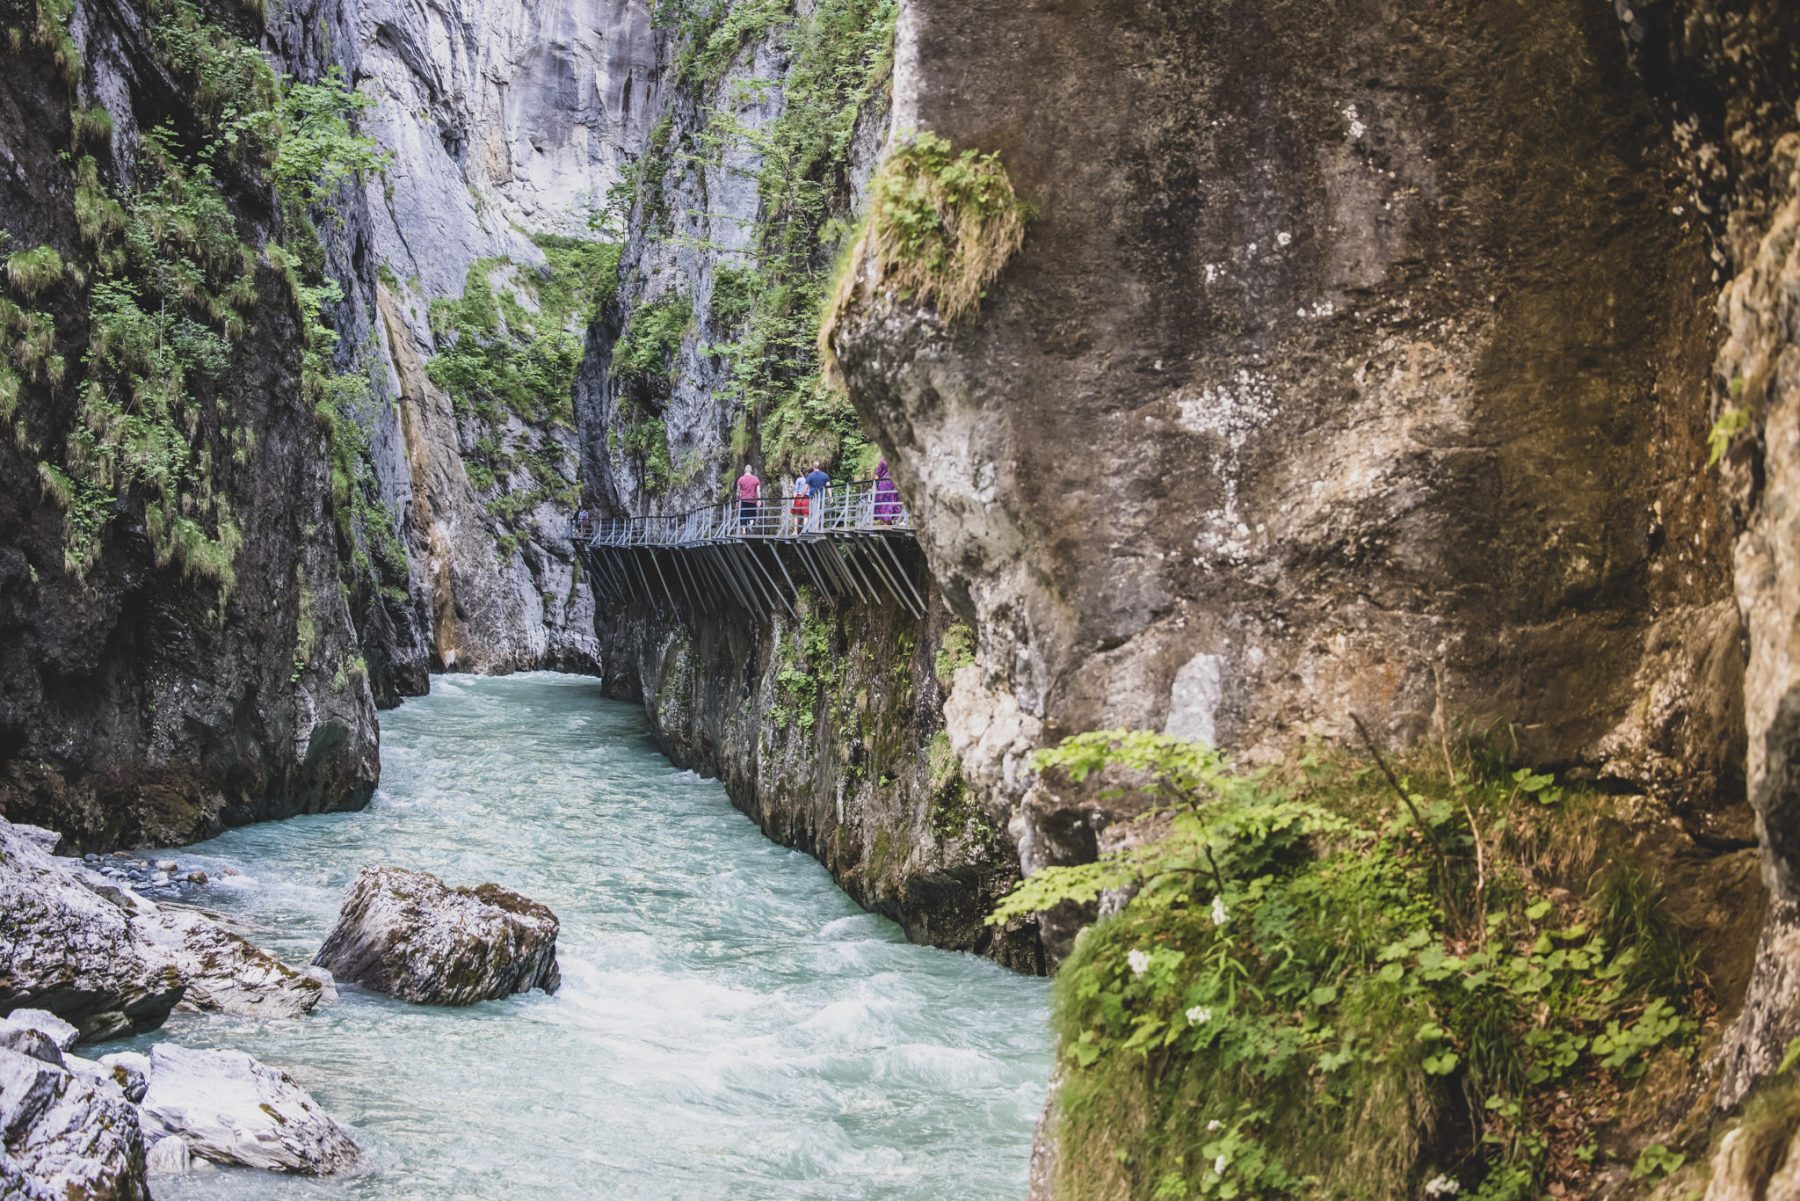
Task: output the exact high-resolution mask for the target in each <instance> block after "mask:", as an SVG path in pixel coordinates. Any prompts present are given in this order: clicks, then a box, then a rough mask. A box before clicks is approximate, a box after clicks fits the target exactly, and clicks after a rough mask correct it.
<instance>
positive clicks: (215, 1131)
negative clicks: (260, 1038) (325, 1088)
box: [139, 1043, 359, 1175]
mask: <svg viewBox="0 0 1800 1201" xmlns="http://www.w3.org/2000/svg"><path fill="white" fill-rule="evenodd" d="M139 1114H140V1117H141V1120H142V1122H143V1127H144V1132H145V1134H146V1135H147V1136H148V1137H150V1138H152V1139H156V1140H160V1139H163V1138H167V1137H169V1136H172V1135H179V1136H180V1137H181V1138H182V1139H183V1140H185V1142H186V1145H187V1149H188V1150H189V1152H191V1153H192V1154H193V1155H196V1156H199V1157H200V1158H202V1159H209V1160H212V1161H213V1162H214V1163H222V1164H241V1165H243V1166H245V1167H251V1168H264V1169H267V1170H269V1171H276V1172H298V1173H303V1174H306V1175H328V1174H330V1173H333V1172H340V1171H343V1170H344V1169H345V1168H348V1167H351V1166H353V1165H354V1164H355V1163H356V1161H357V1158H358V1154H359V1153H358V1151H357V1147H356V1144H355V1142H353V1141H352V1140H351V1138H350V1136H349V1134H347V1133H346V1132H345V1131H344V1129H343V1127H341V1126H339V1125H338V1124H337V1122H335V1121H333V1120H332V1118H331V1117H330V1115H328V1114H327V1113H326V1112H325V1111H324V1110H322V1109H320V1108H319V1106H318V1104H317V1103H316V1102H315V1101H313V1099H312V1098H311V1097H310V1096H308V1095H307V1093H306V1090H304V1089H302V1088H301V1087H300V1086H299V1084H297V1083H296V1082H295V1081H294V1078H293V1077H292V1076H289V1075H288V1074H287V1073H286V1072H283V1071H281V1070H279V1069H277V1068H272V1067H269V1066H268V1065H266V1064H263V1063H260V1062H258V1061H257V1060H255V1059H253V1058H251V1057H250V1056H249V1055H246V1054H244V1053H243V1052H242V1051H198V1050H192V1049H190V1048H187V1047H179V1046H175V1045H173V1044H171V1043H158V1044H157V1045H156V1046H155V1047H153V1048H151V1051H150V1089H149V1091H148V1092H147V1093H146V1094H145V1095H144V1100H143V1102H142V1104H141V1105H140V1106H139Z"/></svg>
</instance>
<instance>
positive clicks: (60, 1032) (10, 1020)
mask: <svg viewBox="0 0 1800 1201" xmlns="http://www.w3.org/2000/svg"><path fill="white" fill-rule="evenodd" d="M0 1025H10V1026H29V1027H30V1028H31V1029H33V1030H39V1031H42V1032H43V1033H44V1034H45V1035H46V1036H47V1037H48V1038H49V1039H50V1041H51V1042H53V1043H55V1044H56V1049H57V1050H59V1051H67V1050H68V1049H69V1048H70V1047H72V1046H74V1045H75V1040H76V1039H77V1038H80V1037H81V1032H80V1031H79V1030H77V1029H75V1027H74V1026H72V1025H70V1024H69V1023H68V1022H65V1021H63V1020H62V1019H61V1018H59V1017H57V1016H56V1015H55V1014H54V1013H50V1012H47V1011H46V1010H42V1009H15V1010H13V1011H12V1012H11V1013H9V1014H7V1015H6V1018H5V1020H4V1022H0Z"/></svg>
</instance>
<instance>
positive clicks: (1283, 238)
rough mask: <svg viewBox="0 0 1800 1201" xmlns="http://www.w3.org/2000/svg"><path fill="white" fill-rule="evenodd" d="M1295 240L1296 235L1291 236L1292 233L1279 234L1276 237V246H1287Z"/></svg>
mask: <svg viewBox="0 0 1800 1201" xmlns="http://www.w3.org/2000/svg"><path fill="white" fill-rule="evenodd" d="M1293 240H1294V235H1293V234H1290V233H1286V232H1283V233H1278V234H1276V235H1275V244H1276V245H1277V246H1286V245H1287V244H1288V243H1289V242H1292V241H1293Z"/></svg>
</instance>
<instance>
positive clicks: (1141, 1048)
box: [990, 731, 1695, 1201]
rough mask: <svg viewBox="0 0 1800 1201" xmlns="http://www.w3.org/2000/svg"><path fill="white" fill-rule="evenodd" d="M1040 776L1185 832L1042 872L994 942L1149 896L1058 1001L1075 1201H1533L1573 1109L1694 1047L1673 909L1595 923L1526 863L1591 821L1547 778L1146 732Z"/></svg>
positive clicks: (1070, 978)
mask: <svg viewBox="0 0 1800 1201" xmlns="http://www.w3.org/2000/svg"><path fill="white" fill-rule="evenodd" d="M1038 764H1039V767H1040V769H1041V770H1042V771H1043V772H1044V773H1045V778H1046V780H1047V781H1049V782H1050V783H1051V784H1052V786H1053V787H1058V788H1073V789H1077V790H1079V789H1082V788H1093V789H1097V790H1099V791H1100V792H1102V793H1103V794H1104V793H1115V794H1125V793H1129V794H1133V795H1135V796H1137V797H1139V798H1140V802H1141V803H1142V804H1143V805H1144V806H1145V808H1146V811H1147V814H1148V817H1147V820H1149V821H1151V822H1152V823H1154V824H1155V826H1156V827H1160V828H1162V829H1164V830H1166V833H1164V834H1163V835H1162V836H1160V837H1152V838H1148V839H1147V840H1145V841H1143V842H1141V843H1139V844H1138V845H1135V846H1133V847H1132V848H1131V849H1129V850H1125V851H1121V852H1117V853H1114V854H1111V855H1107V856H1104V857H1102V858H1101V859H1100V860H1099V861H1098V862H1095V863H1091V864H1085V865H1080V866H1074V867H1053V868H1046V869H1043V870H1041V871H1039V872H1037V873H1034V874H1033V875H1032V876H1030V877H1028V878H1027V879H1026V880H1025V881H1024V882H1023V883H1022V884H1021V885H1020V886H1019V888H1018V890H1017V891H1016V892H1015V893H1014V894H1013V895H1012V896H1011V897H1009V898H1007V900H1006V901H1005V902H1004V903H1003V904H1002V905H1001V906H1000V907H999V908H998V909H997V911H996V912H995V914H994V915H993V917H992V918H991V919H990V920H992V921H994V922H1003V921H1006V920H1008V919H1010V918H1012V917H1016V916H1019V915H1022V914H1026V913H1032V912H1038V911H1042V910H1045V909H1048V908H1051V907H1053V906H1056V905H1063V904H1071V903H1073V904H1088V903H1092V902H1093V901H1095V900H1096V899H1097V898H1098V897H1099V896H1100V895H1101V894H1102V893H1103V892H1108V893H1116V892H1123V893H1125V894H1126V895H1129V897H1130V900H1129V902H1128V903H1127V904H1126V905H1125V906H1124V908H1123V909H1122V911H1120V912H1119V913H1118V914H1117V915H1116V916H1114V917H1111V918H1108V919H1106V920H1104V921H1102V922H1100V923H1098V924H1096V925H1094V926H1093V927H1091V928H1090V929H1089V930H1087V931H1086V932H1085V933H1084V934H1083V936H1082V937H1081V939H1080V940H1079V941H1078V942H1077V944H1076V948H1075V951H1074V953H1073V954H1072V956H1071V957H1070V958H1069V960H1068V961H1067V962H1066V963H1065V964H1064V966H1063V969H1062V972H1061V975H1060V976H1059V978H1058V980H1057V984H1056V992H1055V1017H1054V1021H1055V1026H1056V1029H1057V1034H1058V1039H1059V1045H1060V1057H1061V1059H1062V1063H1063V1068H1064V1073H1065V1077H1064V1084H1063V1088H1062V1090H1061V1092H1060V1094H1059V1097H1058V1101H1057V1117H1056V1122H1057V1133H1058V1139H1059V1155H1058V1172H1059V1181H1058V1188H1057V1195H1058V1196H1059V1197H1063V1198H1069V1199H1072V1201H1084V1199H1088V1198H1128V1197H1140V1196H1190V1197H1226V1196H1306V1197H1359V1198H1363V1197H1394V1198H1399V1197H1407V1196H1412V1195H1415V1194H1416V1193H1418V1192H1419V1190H1420V1189H1421V1188H1422V1187H1423V1184H1424V1181H1425V1178H1426V1177H1427V1176H1432V1177H1434V1178H1436V1177H1437V1176H1439V1175H1441V1174H1444V1173H1448V1175H1443V1179H1444V1180H1446V1181H1448V1182H1449V1183H1448V1184H1445V1185H1443V1186H1442V1187H1444V1188H1448V1187H1450V1186H1451V1185H1455V1186H1458V1187H1462V1186H1467V1188H1468V1190H1469V1192H1470V1194H1471V1195H1472V1196H1476V1197H1481V1198H1484V1199H1489V1201H1493V1199H1498V1198H1502V1197H1508V1198H1511V1197H1518V1198H1525V1197H1535V1196H1538V1195H1540V1194H1541V1190H1542V1188H1543V1186H1545V1185H1546V1184H1548V1183H1550V1180H1549V1177H1548V1173H1550V1172H1551V1171H1552V1170H1553V1164H1555V1163H1558V1162H1564V1161H1565V1160H1567V1159H1570V1158H1572V1159H1574V1160H1577V1161H1578V1160H1579V1159H1580V1158H1581V1157H1580V1156H1577V1155H1574V1151H1575V1150H1576V1148H1573V1147H1572V1146H1571V1147H1566V1148H1564V1150H1565V1151H1567V1152H1568V1155H1567V1156H1564V1157H1561V1158H1559V1157H1558V1156H1555V1155H1553V1154H1552V1152H1553V1148H1554V1146H1555V1145H1556V1143H1557V1140H1559V1139H1563V1140H1566V1139H1568V1138H1569V1137H1570V1135H1569V1133H1568V1132H1567V1131H1566V1130H1564V1129H1563V1128H1561V1127H1560V1126H1557V1125H1554V1124H1553V1123H1552V1117H1553V1114H1554V1112H1555V1109H1556V1107H1557V1105H1558V1104H1559V1101H1558V1097H1559V1094H1567V1093H1568V1092H1570V1091H1576V1090H1580V1089H1583V1088H1590V1087H1598V1088H1601V1089H1603V1090H1604V1089H1609V1088H1615V1087H1621V1086H1623V1085H1624V1084H1625V1083H1626V1082H1629V1081H1630V1080H1632V1079H1634V1078H1636V1077H1637V1076H1639V1075H1641V1074H1642V1073H1643V1071H1644V1068H1645V1065H1646V1064H1647V1063H1649V1062H1650V1060H1651V1058H1652V1057H1653V1056H1654V1055H1656V1054H1658V1053H1660V1052H1661V1051H1662V1050H1663V1049H1664V1048H1668V1047H1671V1046H1674V1045H1677V1044H1680V1043H1681V1042H1683V1041H1685V1040H1686V1039H1688V1038H1689V1037H1690V1036H1691V1034H1692V1033H1693V1031H1694V1030H1695V1022H1694V1019H1693V1018H1692V1017H1691V1016H1689V1015H1688V1014H1687V1013H1685V1012H1684V1010H1683V1008H1682V1007H1683V1005H1684V1004H1686V1002H1687V1001H1688V999H1689V997H1690V996H1691V992H1690V990H1689V989H1688V988H1687V987H1686V983H1687V978H1686V977H1685V976H1683V975H1682V974H1681V972H1680V970H1679V965H1676V966H1675V967H1674V968H1670V965H1668V963H1667V961H1666V960H1660V961H1659V958H1658V957H1659V955H1661V952H1660V951H1659V950H1658V949H1657V948H1656V946H1655V945H1654V944H1655V943H1657V941H1658V940H1659V939H1660V938H1661V937H1662V934H1661V931H1663V930H1666V926H1665V925H1664V922H1665V921H1666V919H1664V918H1662V917H1661V916H1660V915H1659V914H1658V915H1651V916H1649V917H1647V918H1646V916H1645V911H1646V906H1649V907H1650V908H1654V890H1649V891H1646V890H1645V889H1644V888H1643V887H1641V886H1640V885H1639V884H1633V883H1630V882H1623V883H1622V882H1620V881H1616V880H1615V881H1613V882H1611V883H1606V882H1604V881H1602V880H1599V879H1596V881H1595V882H1594V883H1593V886H1592V888H1591V890H1590V891H1589V893H1588V895H1587V897H1586V898H1582V897H1579V896H1577V897H1575V898H1570V897H1569V895H1568V894H1567V893H1566V892H1563V891H1561V890H1557V889H1552V888H1546V887H1545V886H1544V885H1543V884H1542V883H1540V882H1537V881H1536V879H1535V878H1534V875H1533V873H1532V872H1531V871H1529V870H1527V868H1526V866H1525V865H1524V864H1523V862H1522V861H1521V860H1519V859H1516V858H1508V857H1507V854H1506V852H1507V850H1508V849H1509V848H1513V847H1516V846H1522V845H1525V844H1526V843H1529V842H1530V841H1531V838H1529V837H1527V832H1528V831H1530V830H1533V829H1536V828H1538V827H1542V826H1544V825H1545V824H1546V823H1550V824H1552V825H1554V824H1555V823H1567V822H1571V821H1575V820H1578V816H1577V814H1576V812H1575V810H1576V809H1577V808H1578V807H1577V806H1574V804H1573V802H1572V801H1570V800H1569V799H1568V795H1567V794H1568V790H1567V789H1566V788H1563V789H1562V792H1563V793H1564V803H1563V804H1561V805H1555V806H1546V805H1542V804H1540V803H1538V801H1536V800H1534V799H1532V798H1533V797H1534V796H1535V795H1541V794H1542V793H1544V792H1545V791H1547V790H1548V789H1549V788H1550V787H1552V785H1549V784H1543V785H1538V784H1537V783H1536V780H1535V777H1536V776H1538V775H1541V774H1542V773H1529V772H1528V773H1525V774H1524V775H1523V776H1522V777H1520V776H1517V775H1516V774H1515V773H1506V774H1498V775H1493V774H1483V773H1481V772H1478V771H1476V770H1475V769H1474V766H1473V764H1471V763H1468V762H1465V763H1464V764H1463V765H1462V766H1461V767H1454V766H1452V765H1451V764H1450V763H1449V762H1448V757H1447V756H1446V763H1445V764H1444V765H1443V767H1441V768H1434V767H1431V766H1429V765H1428V764H1426V763H1424V762H1421V763H1420V764H1417V765H1414V766H1413V767H1412V768H1411V769H1410V770H1404V768H1405V765H1403V771H1402V772H1401V773H1398V774H1396V775H1395V776H1394V777H1393V780H1392V782H1390V781H1389V779H1388V777H1387V775H1386V773H1385V771H1376V770H1375V769H1374V768H1373V767H1372V766H1371V765H1369V764H1367V763H1362V762H1358V761H1356V760H1353V759H1351V758H1350V757H1348V756H1347V755H1344V754H1342V753H1341V752H1316V751H1315V752H1310V753H1309V754H1307V755H1306V756H1304V757H1303V758H1301V759H1300V760H1298V761H1297V762H1296V763H1293V764H1290V765H1287V766H1285V767H1284V768H1283V769H1281V770H1279V771H1277V770H1267V771H1263V772H1243V771H1239V770H1237V769H1236V768H1235V767H1234V766H1233V765H1232V764H1231V763H1230V762H1229V760H1227V759H1226V758H1225V757H1224V756H1222V755H1221V754H1219V753H1218V752H1216V751H1214V750H1211V749H1209V748H1206V747H1203V746H1200V745H1198V744H1194V743H1188V742H1183V741H1181V740H1178V739H1173V738H1170V737H1168V736H1165V735H1157V734H1149V733H1143V732H1125V731H1113V732H1100V733H1094V734H1087V735H1080V736H1078V737H1076V738H1072V739H1070V740H1068V741H1067V742H1065V743H1063V744H1061V745H1060V746H1058V747H1056V748H1053V749H1051V750H1048V751H1044V752H1041V753H1040V754H1039V757H1038ZM1528 784H1529V785H1533V788H1532V789H1530V790H1528V789H1527V788H1526V785H1528ZM1396 790H1398V795H1397V794H1396ZM1397 801H1400V802H1403V803H1396V802H1397ZM1559 828H1560V827H1559ZM1658 962H1662V963H1663V964H1664V967H1665V969H1668V970H1670V972H1671V974H1666V975H1665V974H1659V973H1658V972H1656V971H1652V970H1647V965H1650V964H1654V963H1658ZM1197 1147H1198V1148H1202V1149H1203V1151H1204V1155H1202V1156H1195V1155H1194V1154H1193V1151H1194V1149H1195V1148H1197ZM1586 1154H1587V1156H1588V1158H1590V1159H1591V1158H1592V1157H1593V1149H1592V1148H1591V1147H1589V1148H1587V1150H1586Z"/></svg>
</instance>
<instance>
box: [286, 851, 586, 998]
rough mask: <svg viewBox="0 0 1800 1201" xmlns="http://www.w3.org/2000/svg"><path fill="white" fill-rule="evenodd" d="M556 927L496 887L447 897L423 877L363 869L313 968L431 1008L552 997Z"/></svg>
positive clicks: (543, 913)
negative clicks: (541, 994) (540, 993)
mask: <svg viewBox="0 0 1800 1201" xmlns="http://www.w3.org/2000/svg"><path fill="white" fill-rule="evenodd" d="M558 925H559V923H558V922H557V920H556V915H555V914H554V913H552V912H551V911H550V910H549V909H548V908H547V907H545V906H543V905H540V904H538V903H537V902H536V901H533V900H531V899H529V898H527V897H524V896H521V895H519V894H518V893H516V892H512V891H510V890H508V889H505V888H501V887H500V886H499V885H497V884H483V885H481V886H480V887H477V888H451V887H449V886H448V885H446V884H445V883H444V882H443V881H442V880H439V879H438V878H437V877H436V876H433V875H431V874H430V873H429V872H415V871H408V870H406V869H405V868H399V867H365V868H363V869H362V871H361V872H359V873H358V874H357V877H356V880H355V882H354V883H353V884H351V886H350V891H349V893H348V895H347V896H346V898H345V900H344V908H343V910H342V912H341V913H340V914H339V915H338V922H337V926H336V928H335V929H333V930H332V932H331V935H330V937H328V938H327V939H326V940H325V945H324V946H323V947H321V948H320V949H319V953H318V955H317V956H315V957H314V959H313V962H314V963H315V964H317V965H318V966H320V967H325V968H329V969H330V970H331V973H332V975H333V976H334V977H336V978H337V979H338V980H340V981H344V982H347V983H350V984H360V985H362V986H363V987H365V988H370V989H374V990H375V991H376V992H381V993H386V994H387V995H389V996H392V997H398V998H400V999H401V1000H403V1001H416V1002H421V1003H424V1004H433V1005H469V1004H473V1003H474V1002H476V1001H484V1000H488V999H491V998H494V997H504V996H509V995H511V994H512V993H518V992H525V991H526V990H528V989H532V988H541V989H543V990H544V991H545V992H555V991H556V989H557V986H558V985H559V984H560V983H561V976H560V974H559V972H558V970H557V966H556V932H557V929H558Z"/></svg>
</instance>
